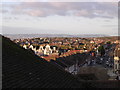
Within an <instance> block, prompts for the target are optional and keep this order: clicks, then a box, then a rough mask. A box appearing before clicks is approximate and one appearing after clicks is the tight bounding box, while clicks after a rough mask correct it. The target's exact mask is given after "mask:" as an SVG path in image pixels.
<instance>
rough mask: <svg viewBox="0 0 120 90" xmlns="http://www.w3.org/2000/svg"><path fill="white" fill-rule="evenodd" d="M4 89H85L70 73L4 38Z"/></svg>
mask: <svg viewBox="0 0 120 90" xmlns="http://www.w3.org/2000/svg"><path fill="white" fill-rule="evenodd" d="M2 41H3V43H2V45H3V47H2V48H3V51H2V52H3V54H2V64H3V65H2V66H3V70H2V71H3V72H2V73H3V74H2V80H3V81H2V83H3V84H2V85H3V88H48V87H51V88H52V87H55V88H56V87H72V88H74V87H84V86H83V85H82V83H80V82H79V81H78V80H77V79H76V78H75V77H74V76H72V75H71V74H70V73H68V72H65V71H62V70H61V69H59V68H57V67H55V66H54V65H51V64H50V63H48V62H46V61H44V60H43V59H41V58H39V57H37V56H36V55H34V54H32V53H30V52H29V51H27V50H25V49H23V48H22V47H20V46H18V45H16V44H15V43H13V42H12V41H10V40H9V39H8V38H5V37H3V38H2Z"/></svg>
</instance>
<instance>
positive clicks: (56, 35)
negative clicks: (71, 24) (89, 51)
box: [4, 34, 109, 39]
mask: <svg viewBox="0 0 120 90" xmlns="http://www.w3.org/2000/svg"><path fill="white" fill-rule="evenodd" d="M4 36H6V37H9V38H12V39H18V38H37V37H81V38H89V37H107V36H109V35H104V34H77V35H70V34H4Z"/></svg>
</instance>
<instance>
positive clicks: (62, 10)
mask: <svg viewBox="0 0 120 90" xmlns="http://www.w3.org/2000/svg"><path fill="white" fill-rule="evenodd" d="M117 8H118V4H117V3H105V2H103V3H102V2H82V3H81V2H66V3H65V2H59V3H58V2H23V3H9V4H3V10H2V13H11V14H27V15H30V16H36V17H46V16H52V15H60V16H67V15H73V16H78V17H80V16H81V17H88V18H95V17H102V18H114V17H117V16H118V14H117V13H118V9H117Z"/></svg>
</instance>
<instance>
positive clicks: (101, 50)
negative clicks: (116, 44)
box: [98, 46, 105, 56]
mask: <svg viewBox="0 0 120 90" xmlns="http://www.w3.org/2000/svg"><path fill="white" fill-rule="evenodd" d="M98 52H100V54H101V56H103V55H104V54H105V49H104V47H103V46H100V47H99V48H98Z"/></svg>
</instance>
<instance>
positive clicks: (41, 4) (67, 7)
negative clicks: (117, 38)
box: [0, 0, 118, 35]
mask: <svg viewBox="0 0 120 90" xmlns="http://www.w3.org/2000/svg"><path fill="white" fill-rule="evenodd" d="M64 1H66V2H63V1H62V0H61V2H58V1H57V0H56V1H53V0H39V1H38V0H31V1H30V0H29V2H28V0H24V1H23V0H19V1H18V0H4V1H3V2H2V3H0V6H1V8H0V17H1V18H2V23H0V27H1V28H2V29H1V30H2V31H1V32H0V33H2V34H106V35H118V2H117V0H114V1H113V0H109V1H111V2H108V1H107V0H106V2H103V1H102V0H100V1H99V0H93V2H88V0H86V2H81V0H80V2H78V0H76V2H75V1H73V0H71V2H68V1H67V0H64Z"/></svg>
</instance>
